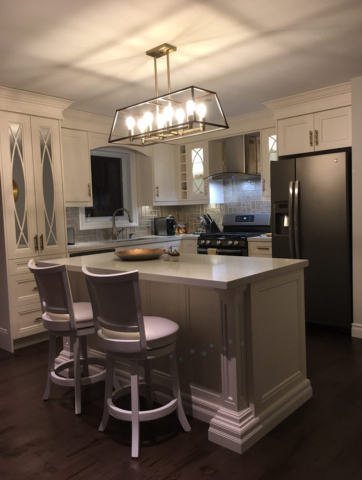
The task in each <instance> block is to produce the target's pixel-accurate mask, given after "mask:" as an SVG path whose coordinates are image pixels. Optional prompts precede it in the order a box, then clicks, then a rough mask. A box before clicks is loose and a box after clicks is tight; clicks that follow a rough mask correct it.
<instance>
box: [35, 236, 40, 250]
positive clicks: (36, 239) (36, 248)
mask: <svg viewBox="0 0 362 480" xmlns="http://www.w3.org/2000/svg"><path fill="white" fill-rule="evenodd" d="M34 244H35V245H34V250H35V251H36V252H39V244H38V235H34Z"/></svg>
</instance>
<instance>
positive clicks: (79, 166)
mask: <svg viewBox="0 0 362 480" xmlns="http://www.w3.org/2000/svg"><path fill="white" fill-rule="evenodd" d="M62 147H63V165H64V200H65V205H66V206H67V207H90V206H92V205H93V198H92V172H91V161H90V148H89V142H88V132H84V131H81V130H71V129H69V128H62Z"/></svg>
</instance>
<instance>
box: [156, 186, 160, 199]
mask: <svg viewBox="0 0 362 480" xmlns="http://www.w3.org/2000/svg"><path fill="white" fill-rule="evenodd" d="M159 196H160V187H159V186H158V185H157V187H156V197H159Z"/></svg>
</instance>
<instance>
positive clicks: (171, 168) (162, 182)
mask: <svg viewBox="0 0 362 480" xmlns="http://www.w3.org/2000/svg"><path fill="white" fill-rule="evenodd" d="M152 149H153V182H154V202H155V203H157V202H175V201H177V200H178V196H177V188H176V171H175V170H176V169H175V156H176V155H177V147H175V146H174V145H168V144H165V145H160V144H156V145H153V147H152Z"/></svg>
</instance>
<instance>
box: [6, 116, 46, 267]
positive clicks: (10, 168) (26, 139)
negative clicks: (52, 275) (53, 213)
mask: <svg viewBox="0 0 362 480" xmlns="http://www.w3.org/2000/svg"><path fill="white" fill-rule="evenodd" d="M0 138H1V142H0V143H1V168H2V175H1V176H2V198H3V205H4V221H5V230H6V244H7V256H8V258H10V259H14V258H23V257H35V256H37V255H38V251H37V249H36V245H37V242H36V240H35V237H36V235H37V223H36V207H35V192H34V174H33V163H32V150H31V126H30V117H29V116H27V115H20V114H16V113H8V112H3V113H1V115H0Z"/></svg>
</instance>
